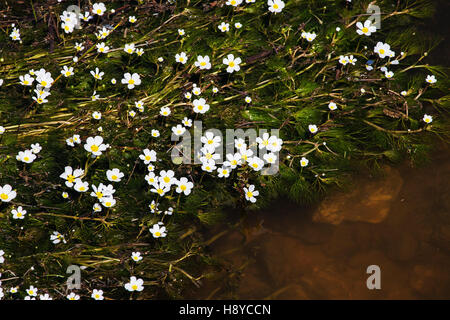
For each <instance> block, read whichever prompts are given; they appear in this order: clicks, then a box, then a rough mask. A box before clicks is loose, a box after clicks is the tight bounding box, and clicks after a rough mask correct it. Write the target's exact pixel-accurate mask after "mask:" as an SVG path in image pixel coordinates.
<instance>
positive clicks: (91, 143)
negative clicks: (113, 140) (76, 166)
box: [84, 136, 108, 156]
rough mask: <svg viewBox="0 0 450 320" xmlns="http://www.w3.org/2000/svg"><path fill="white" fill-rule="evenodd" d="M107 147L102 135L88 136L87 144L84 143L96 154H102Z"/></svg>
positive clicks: (86, 147) (85, 146)
mask: <svg viewBox="0 0 450 320" xmlns="http://www.w3.org/2000/svg"><path fill="white" fill-rule="evenodd" d="M107 147H108V146H107V145H105V144H103V138H102V137H101V136H95V137H89V138H87V139H86V144H85V145H84V149H85V150H86V151H88V152H91V153H92V154H93V155H94V156H99V155H101V154H102V152H103V151H105V150H106V149H107Z"/></svg>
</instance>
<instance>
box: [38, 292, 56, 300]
mask: <svg viewBox="0 0 450 320" xmlns="http://www.w3.org/2000/svg"><path fill="white" fill-rule="evenodd" d="M39 300H53V298H52V297H50V295H49V294H48V293H46V294H41V295H39Z"/></svg>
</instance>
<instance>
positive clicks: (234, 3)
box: [225, 0, 242, 7]
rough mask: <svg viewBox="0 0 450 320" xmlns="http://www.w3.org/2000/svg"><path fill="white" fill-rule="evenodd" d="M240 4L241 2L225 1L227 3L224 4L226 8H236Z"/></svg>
mask: <svg viewBox="0 0 450 320" xmlns="http://www.w3.org/2000/svg"><path fill="white" fill-rule="evenodd" d="M241 3H242V0H227V2H226V3H225V4H226V5H227V6H233V7H237V6H238V5H240V4H241Z"/></svg>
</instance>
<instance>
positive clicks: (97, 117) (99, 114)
mask: <svg viewBox="0 0 450 320" xmlns="http://www.w3.org/2000/svg"><path fill="white" fill-rule="evenodd" d="M92 118H94V119H95V120H100V119H101V118H102V114H101V113H100V112H98V111H94V112H93V113H92Z"/></svg>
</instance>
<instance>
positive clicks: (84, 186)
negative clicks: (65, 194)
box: [73, 178, 89, 192]
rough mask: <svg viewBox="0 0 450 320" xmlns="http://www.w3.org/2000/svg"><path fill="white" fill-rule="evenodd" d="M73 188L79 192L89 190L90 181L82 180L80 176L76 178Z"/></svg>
mask: <svg viewBox="0 0 450 320" xmlns="http://www.w3.org/2000/svg"><path fill="white" fill-rule="evenodd" d="M73 189H74V190H75V191H78V192H86V191H88V190H89V183H88V182H83V181H81V179H80V178H77V179H75V185H74V186H73Z"/></svg>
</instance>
